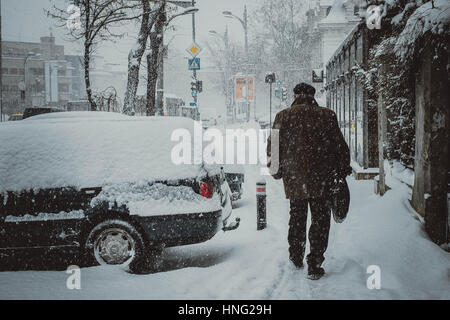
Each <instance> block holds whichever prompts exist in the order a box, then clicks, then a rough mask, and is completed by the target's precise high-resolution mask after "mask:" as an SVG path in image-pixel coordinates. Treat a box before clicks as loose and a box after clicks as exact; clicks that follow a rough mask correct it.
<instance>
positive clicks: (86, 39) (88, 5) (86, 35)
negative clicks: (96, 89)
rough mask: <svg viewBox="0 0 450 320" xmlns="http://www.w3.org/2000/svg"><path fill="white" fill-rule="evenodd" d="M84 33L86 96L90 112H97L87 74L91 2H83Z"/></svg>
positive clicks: (90, 45)
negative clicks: (84, 15)
mask: <svg viewBox="0 0 450 320" xmlns="http://www.w3.org/2000/svg"><path fill="white" fill-rule="evenodd" d="M85 6H86V9H85V14H86V18H85V29H84V30H85V31H84V82H85V85H86V94H87V98H88V101H89V103H90V104H91V111H97V104H96V103H95V101H94V100H93V99H92V88H91V79H90V74H89V67H90V64H91V48H92V41H91V39H90V33H89V32H88V30H90V26H89V24H90V20H91V19H90V14H91V2H90V1H86V2H85Z"/></svg>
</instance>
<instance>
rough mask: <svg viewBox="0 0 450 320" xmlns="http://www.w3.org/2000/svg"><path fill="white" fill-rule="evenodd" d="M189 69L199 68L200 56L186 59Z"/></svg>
mask: <svg viewBox="0 0 450 320" xmlns="http://www.w3.org/2000/svg"><path fill="white" fill-rule="evenodd" d="M188 69H189V70H200V58H192V59H188Z"/></svg>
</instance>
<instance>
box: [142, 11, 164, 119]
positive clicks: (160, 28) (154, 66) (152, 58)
mask: <svg viewBox="0 0 450 320" xmlns="http://www.w3.org/2000/svg"><path fill="white" fill-rule="evenodd" d="M164 23H165V8H164V5H163V8H162V10H161V12H160V14H159V15H158V18H157V21H156V25H155V32H152V33H150V52H149V54H148V55H147V79H148V80H147V112H146V113H147V116H154V115H156V114H160V113H161V112H162V110H159V109H158V106H157V105H156V82H157V80H158V70H159V62H160V61H159V59H160V55H162V54H163V52H162V50H161V48H162V44H163V36H162V35H163V32H164ZM160 76H162V74H161V75H160Z"/></svg>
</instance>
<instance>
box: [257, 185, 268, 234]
mask: <svg viewBox="0 0 450 320" xmlns="http://www.w3.org/2000/svg"><path fill="white" fill-rule="evenodd" d="M266 226H267V221H266V181H265V180H264V178H261V180H259V181H257V182H256V230H263V229H265V228H266Z"/></svg>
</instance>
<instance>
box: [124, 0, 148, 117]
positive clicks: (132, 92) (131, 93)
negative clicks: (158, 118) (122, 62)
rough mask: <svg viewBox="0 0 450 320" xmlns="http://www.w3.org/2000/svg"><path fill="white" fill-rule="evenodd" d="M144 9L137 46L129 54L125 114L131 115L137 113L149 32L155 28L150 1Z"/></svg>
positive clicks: (144, 1) (143, 0) (144, 4)
mask: <svg viewBox="0 0 450 320" xmlns="http://www.w3.org/2000/svg"><path fill="white" fill-rule="evenodd" d="M142 8H143V14H142V20H141V28H140V30H139V35H138V38H137V41H136V44H135V46H134V47H133V48H132V49H131V50H130V52H129V54H128V80H127V89H126V91H125V99H124V103H123V113H125V114H130V115H132V114H134V112H135V109H134V103H135V99H136V92H137V89H138V85H139V68H140V65H141V60H142V56H143V55H144V52H145V47H146V45H147V38H148V35H149V32H150V30H151V28H152V27H153V23H152V21H151V19H150V4H149V1H148V0H142Z"/></svg>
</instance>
